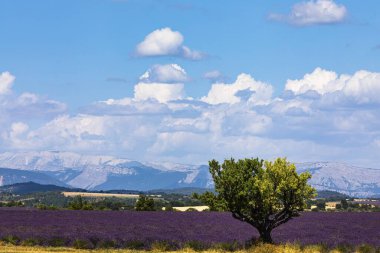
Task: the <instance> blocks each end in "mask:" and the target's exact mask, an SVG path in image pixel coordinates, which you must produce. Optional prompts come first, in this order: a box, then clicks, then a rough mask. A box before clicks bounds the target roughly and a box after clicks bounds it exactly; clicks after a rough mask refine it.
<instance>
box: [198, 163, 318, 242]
mask: <svg viewBox="0 0 380 253" xmlns="http://www.w3.org/2000/svg"><path fill="white" fill-rule="evenodd" d="M209 166H210V173H211V175H212V177H213V180H214V183H215V192H216V194H214V193H212V192H207V193H204V194H202V195H196V197H197V198H198V199H200V200H202V201H204V202H205V203H206V204H208V205H210V208H211V210H228V211H230V212H232V215H233V217H234V218H236V219H238V220H241V221H244V222H247V223H249V224H251V225H252V226H254V227H255V228H256V229H257V230H258V231H259V233H260V239H261V240H262V241H264V242H269V243H271V242H272V238H271V231H272V230H273V229H274V228H276V227H278V226H280V225H281V224H283V223H285V222H287V221H289V220H290V219H292V218H293V217H296V216H298V215H299V212H300V211H302V210H303V209H304V208H305V207H306V201H307V200H308V199H310V198H312V197H313V196H315V189H314V188H312V187H311V186H310V185H308V180H309V179H310V178H311V175H310V173H308V172H304V173H301V174H298V173H297V171H296V167H295V165H294V164H291V163H289V162H288V161H287V160H286V158H277V159H276V160H275V161H274V162H270V161H263V160H260V159H258V158H256V159H242V160H238V161H235V160H234V159H232V158H231V159H230V160H225V161H224V162H223V164H222V165H220V164H219V162H217V161H216V160H212V161H210V162H209Z"/></svg>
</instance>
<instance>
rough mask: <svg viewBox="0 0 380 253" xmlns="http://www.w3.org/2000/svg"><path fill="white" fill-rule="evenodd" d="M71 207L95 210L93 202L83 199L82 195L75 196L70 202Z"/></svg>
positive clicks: (73, 208) (72, 208)
mask: <svg viewBox="0 0 380 253" xmlns="http://www.w3.org/2000/svg"><path fill="white" fill-rule="evenodd" d="M69 209H71V210H93V209H94V208H93V206H92V204H90V203H88V201H86V200H83V198H82V196H80V195H79V196H75V197H74V198H73V200H72V201H71V202H69Z"/></svg>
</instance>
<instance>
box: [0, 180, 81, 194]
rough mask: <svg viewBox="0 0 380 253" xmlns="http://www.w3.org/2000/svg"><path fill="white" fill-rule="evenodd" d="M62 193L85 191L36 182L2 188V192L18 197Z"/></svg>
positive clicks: (0, 190) (0, 188)
mask: <svg viewBox="0 0 380 253" xmlns="http://www.w3.org/2000/svg"><path fill="white" fill-rule="evenodd" d="M61 191H75V192H77V191H84V190H82V189H73V188H67V187H62V186H57V185H52V184H49V185H43V184H38V183H35V182H26V183H16V184H12V185H5V186H1V187H0V192H7V193H12V194H17V195H25V194H31V193H36V192H61Z"/></svg>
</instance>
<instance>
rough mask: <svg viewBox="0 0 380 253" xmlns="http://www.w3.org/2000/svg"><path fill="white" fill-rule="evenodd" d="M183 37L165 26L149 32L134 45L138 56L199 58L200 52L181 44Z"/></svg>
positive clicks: (202, 55) (200, 57) (201, 55)
mask: <svg viewBox="0 0 380 253" xmlns="http://www.w3.org/2000/svg"><path fill="white" fill-rule="evenodd" d="M183 42H184V37H183V35H182V34H181V33H180V32H178V31H173V30H172V29H171V28H169V27H166V28H162V29H157V30H154V31H153V32H151V33H149V34H148V35H147V36H146V37H145V38H144V40H143V41H142V42H140V43H139V44H138V45H137V46H136V54H137V55H138V56H166V55H171V56H180V57H184V58H187V59H191V60H200V59H202V58H203V57H204V54H203V53H202V52H199V51H196V50H192V49H190V48H188V47H187V46H184V45H183Z"/></svg>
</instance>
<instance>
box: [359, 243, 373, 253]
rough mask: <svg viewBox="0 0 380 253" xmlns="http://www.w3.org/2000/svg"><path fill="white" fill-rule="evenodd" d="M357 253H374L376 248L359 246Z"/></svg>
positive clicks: (365, 245)
mask: <svg viewBox="0 0 380 253" xmlns="http://www.w3.org/2000/svg"><path fill="white" fill-rule="evenodd" d="M356 252H358V253H376V248H375V247H372V246H370V245H367V244H363V245H360V246H358V247H357V248H356Z"/></svg>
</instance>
